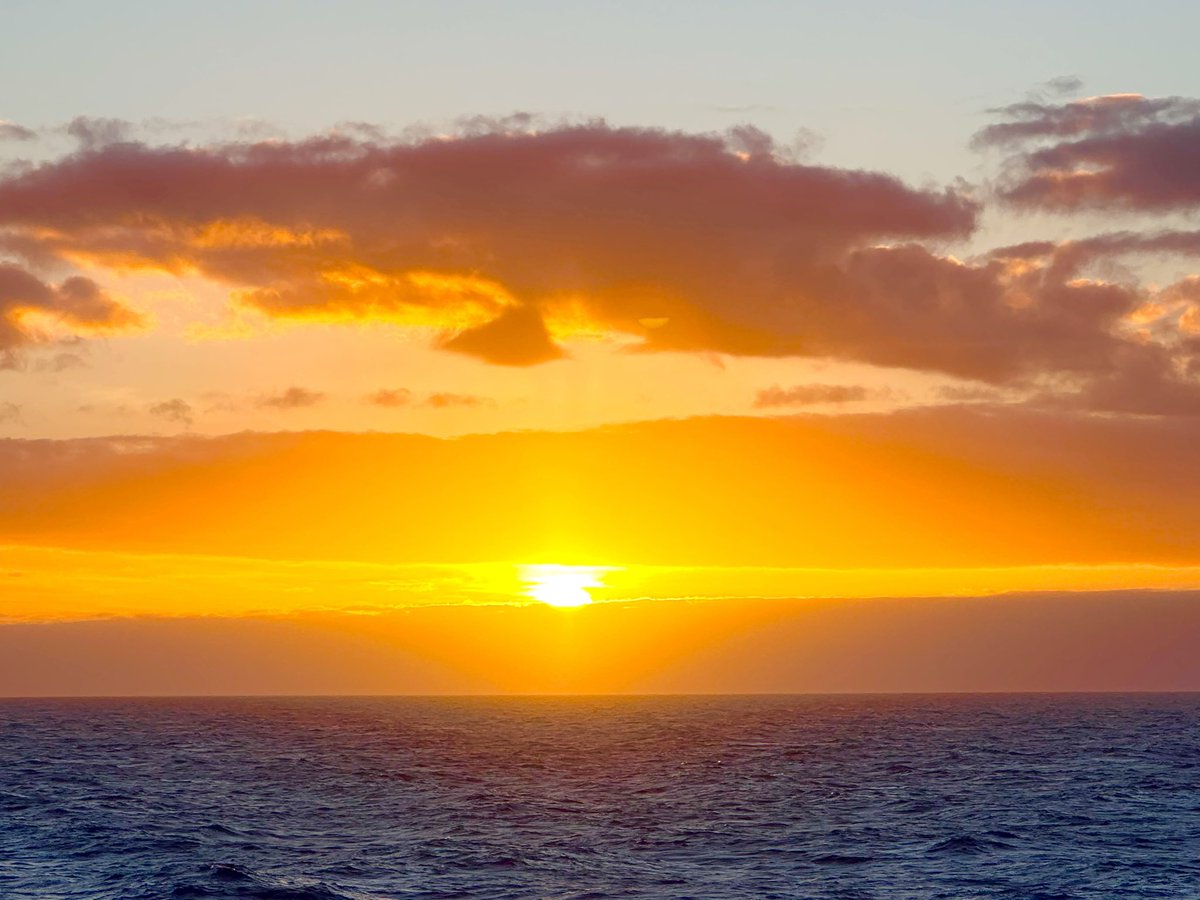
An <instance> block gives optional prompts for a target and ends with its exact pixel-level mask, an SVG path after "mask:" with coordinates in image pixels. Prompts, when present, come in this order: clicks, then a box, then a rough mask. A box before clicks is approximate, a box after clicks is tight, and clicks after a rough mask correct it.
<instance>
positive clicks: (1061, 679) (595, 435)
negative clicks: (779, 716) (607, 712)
mask: <svg viewBox="0 0 1200 900" xmlns="http://www.w3.org/2000/svg"><path fill="white" fill-rule="evenodd" d="M1197 26H1200V11H1197V10H1196V9H1195V8H1194V5H1191V4H1182V3H1167V2H1163V3H1155V4H1151V5H1148V6H1147V7H1146V8H1145V9H1142V10H1139V15H1138V16H1137V17H1134V18H1132V19H1131V18H1130V17H1129V16H1128V14H1127V7H1125V6H1118V5H1117V4H1115V3H1091V4H1086V5H1085V4H1080V3H1076V2H1060V3H1048V4H1047V3H1042V4H1036V5H1035V4H1032V3H1014V4H1007V5H1005V6H1004V7H1003V8H1000V7H988V6H986V5H983V4H951V3H932V2H930V3H914V4H893V3H882V2H862V3H854V4H846V3H838V4H834V3H775V2H765V0H764V2H746V3H738V4H732V3H728V4H726V3H711V2H708V3H687V4H683V3H650V4H639V5H636V6H635V5H618V4H600V3H576V4H551V3H538V2H519V3H510V4H503V5H500V4H493V3H474V2H457V3H428V2H420V3H416V2H410V3H366V2H358V3H354V2H350V3H337V4H334V3H318V2H303V3H302V2H289V3H282V2H279V3H274V2H241V3H224V2H213V3H205V4H199V3H176V4H155V3H140V2H139V3H135V2H114V3H110V4H106V5H104V6H103V7H101V6H98V5H96V4H91V3H75V2H56V3H32V2H20V0H17V2H11V3H7V4H5V5H4V8H3V10H0V30H3V32H4V33H5V34H9V35H16V36H18V39H17V40H14V41H11V42H10V43H11V47H9V48H8V49H7V50H6V53H5V54H4V55H3V57H2V58H0V647H7V648H9V649H10V650H11V652H6V653H4V654H0V658H3V659H6V660H8V662H7V663H5V664H0V695H2V694H9V695H13V694H17V695H25V694H81V693H117V694H130V693H132V694H144V693H280V692H282V693H297V692H299V693H331V692H332V693H336V692H354V693H379V692H384V693H406V692H415V693H429V692H432V693H439V692H467V693H472V692H484V693H488V692H518V693H545V692H550V693H556V692H595V691H601V692H605V691H617V692H621V691H684V692H687V691H704V692H713V691H715V692H721V691H733V692H736V691H828V690H832V691H839V690H848V691H850V690H854V691H857V690H867V691H892V690H895V691H908V690H1119V689H1125V690H1184V689H1200V666H1197V665H1195V664H1193V663H1191V662H1190V658H1191V657H1190V654H1189V653H1188V652H1187V651H1188V648H1187V646H1186V642H1181V640H1180V638H1179V635H1180V634H1181V633H1186V630H1187V628H1189V627H1191V626H1190V624H1189V623H1191V622H1193V621H1194V620H1195V617H1196V616H1197V615H1198V614H1200V553H1198V551H1197V549H1196V548H1197V547H1200V525H1198V524H1197V521H1196V517H1195V516H1194V509H1195V508H1196V503H1197V501H1200V479H1197V477H1196V475H1195V472H1196V465H1197V463H1198V462H1200V458H1198V455H1197V451H1196V447H1197V446H1200V444H1198V440H1200V264H1198V263H1197V260H1196V257H1197V254H1198V252H1200V226H1198V225H1197V222H1196V217H1197V212H1198V211H1200V168H1198V167H1197V165H1196V162H1195V161H1196V159H1200V99H1197V98H1200V84H1198V83H1197V82H1198V81H1200V79H1198V78H1197V76H1196V74H1195V72H1194V67H1192V66H1189V65H1188V64H1187V61H1188V60H1189V59H1190V55H1191V47H1190V44H1189V40H1190V35H1191V34H1193V33H1194V32H1195V29H1196V27H1197ZM51 48H52V50H53V53H52V56H53V60H54V62H53V65H47V53H48V51H49V50H50V49H51ZM997 634H999V635H1002V640H998V639H996V637H995V636H996V635H997ZM31 648H36V652H35V650H34V649H31ZM166 648H170V649H169V650H168V649H166ZM988 648H991V649H988ZM214 655H218V656H227V657H228V666H227V669H226V670H223V671H221V672H220V673H218V672H215V671H214V669H220V668H221V667H220V666H216V667H214V666H212V665H211V663H210V662H209V661H211V660H212V659H213V657H214ZM305 660H308V661H309V662H310V663H311V664H310V665H306V664H305V662H304V661H305ZM868 660H869V662H868Z"/></svg>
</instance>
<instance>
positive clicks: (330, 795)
mask: <svg viewBox="0 0 1200 900" xmlns="http://www.w3.org/2000/svg"><path fill="white" fill-rule="evenodd" d="M0 897H4V898H38V900H45V898H56V897H58V898H110V897H111V898H121V900H125V898H131V900H132V898H170V897H174V898H200V897H256V898H276V900H291V898H295V900H322V898H324V900H337V898H390V897H428V898H433V897H445V898H451V897H461V898H473V897H479V898H505V897H563V898H566V897H578V898H584V897H588V898H604V897H664V898H671V897H698V898H721V897H844V898H855V897H887V898H894V897H914V898H916V897H919V898H926V897H1012V898H1054V897H1105V898H1109V897H1172V898H1178V897H1200V697H1197V696H1195V695H1165V696H1164V695H1160V696H1057V697H1056V696H1007V697H1003V696H978V697H970V696H945V697H912V696H909V697H728V698H600V699H596V698H587V699H582V698H569V699H548V698H547V699H541V698H537V699H390V698H389V699H374V698H372V699H232V700H225V699H221V700H87V701H85V700H78V701H71V700H59V701H34V700H27V701H0Z"/></svg>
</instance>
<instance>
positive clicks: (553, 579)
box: [521, 565, 607, 608]
mask: <svg viewBox="0 0 1200 900" xmlns="http://www.w3.org/2000/svg"><path fill="white" fill-rule="evenodd" d="M605 571H607V568H606V567H604V566H559V565H535V566H521V581H522V582H524V584H525V594H526V596H529V597H532V598H533V599H534V600H539V601H541V602H542V603H546V604H548V605H550V606H557V607H562V608H568V607H573V606H587V605H588V604H589V603H591V602H592V595H591V594H590V593H588V589H589V588H598V587H603V586H604V582H603V581H602V580H601V576H602V575H603V573H604V572H605Z"/></svg>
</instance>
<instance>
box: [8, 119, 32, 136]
mask: <svg viewBox="0 0 1200 900" xmlns="http://www.w3.org/2000/svg"><path fill="white" fill-rule="evenodd" d="M36 138H37V132H36V131H34V130H33V129H32V128H26V127H25V126H24V125H18V124H17V123H16V122H8V121H5V120H4V119H0V141H32V140H35V139H36Z"/></svg>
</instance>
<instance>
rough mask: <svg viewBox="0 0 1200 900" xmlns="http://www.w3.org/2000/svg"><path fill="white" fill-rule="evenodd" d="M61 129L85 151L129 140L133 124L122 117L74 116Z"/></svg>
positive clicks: (132, 131)
mask: <svg viewBox="0 0 1200 900" xmlns="http://www.w3.org/2000/svg"><path fill="white" fill-rule="evenodd" d="M63 130H64V131H65V132H66V133H67V134H68V135H70V136H71V137H73V138H75V140H77V141H78V142H79V146H80V149H81V150H85V151H87V150H96V149H98V148H101V147H106V146H108V145H110V144H120V143H124V142H126V141H129V140H130V139H131V138H132V136H133V133H134V125H133V123H132V122H126V121H125V120H124V119H103V118H92V117H90V116H76V117H75V118H74V119H72V120H71V121H70V122H68V123H67V125H66V126H65V127H64V129H63Z"/></svg>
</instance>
